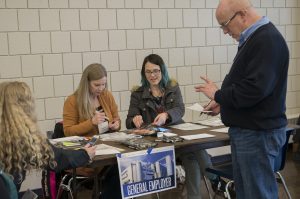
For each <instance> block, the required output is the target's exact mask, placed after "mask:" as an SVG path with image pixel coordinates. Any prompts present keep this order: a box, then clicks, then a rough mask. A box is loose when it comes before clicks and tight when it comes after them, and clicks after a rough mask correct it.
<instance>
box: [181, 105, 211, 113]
mask: <svg viewBox="0 0 300 199" xmlns="http://www.w3.org/2000/svg"><path fill="white" fill-rule="evenodd" d="M186 108H188V109H191V110H193V111H199V112H203V113H210V112H212V111H204V110H203V109H204V108H203V106H202V105H201V104H199V103H195V104H193V105H192V106H189V107H186Z"/></svg>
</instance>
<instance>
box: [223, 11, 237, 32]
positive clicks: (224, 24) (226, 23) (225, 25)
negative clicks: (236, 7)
mask: <svg viewBox="0 0 300 199" xmlns="http://www.w3.org/2000/svg"><path fill="white" fill-rule="evenodd" d="M240 13H241V11H237V12H236V13H234V15H233V16H232V17H230V18H229V19H228V20H227V21H226V22H225V23H222V24H221V26H220V28H221V29H223V30H224V29H225V28H227V26H228V24H229V23H230V22H231V21H232V20H233V19H234V18H235V17H236V16H237V15H238V14H240Z"/></svg>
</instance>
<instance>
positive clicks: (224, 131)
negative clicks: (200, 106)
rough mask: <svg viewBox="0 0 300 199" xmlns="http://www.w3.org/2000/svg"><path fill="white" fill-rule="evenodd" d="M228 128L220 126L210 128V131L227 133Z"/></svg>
mask: <svg viewBox="0 0 300 199" xmlns="http://www.w3.org/2000/svg"><path fill="white" fill-rule="evenodd" d="M228 129H229V127H226V128H220V129H214V130H211V131H214V132H219V133H228Z"/></svg>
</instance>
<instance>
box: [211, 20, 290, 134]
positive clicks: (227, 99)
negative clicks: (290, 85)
mask: <svg viewBox="0 0 300 199" xmlns="http://www.w3.org/2000/svg"><path fill="white" fill-rule="evenodd" d="M288 66H289V51H288V47H287V45H286V42H285V40H284V38H283V37H282V35H281V34H280V32H279V31H278V30H277V29H276V28H275V26H274V25H273V24H272V23H268V24H266V25H263V26H261V27H260V28H258V29H257V30H256V31H255V32H254V33H253V34H252V35H251V36H250V37H249V38H248V41H246V42H245V43H244V44H243V45H242V46H241V47H239V49H238V53H237V55H236V58H235V60H234V62H233V64H232V67H231V69H230V71H229V73H228V75H227V76H226V77H225V79H224V81H223V84H222V87H221V89H220V90H218V91H217V92H216V94H215V101H216V102H217V103H219V104H220V105H221V117H222V121H223V123H224V124H225V125H226V126H230V127H240V128H244V129H252V130H267V129H277V128H281V127H284V126H285V125H286V124H287V119H286V115H285V110H286V107H285V98H286V90H287V73H288Z"/></svg>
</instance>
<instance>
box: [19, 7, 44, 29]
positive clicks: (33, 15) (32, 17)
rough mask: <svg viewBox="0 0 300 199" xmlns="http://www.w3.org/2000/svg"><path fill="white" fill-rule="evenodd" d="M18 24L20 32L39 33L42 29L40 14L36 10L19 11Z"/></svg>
mask: <svg viewBox="0 0 300 199" xmlns="http://www.w3.org/2000/svg"><path fill="white" fill-rule="evenodd" d="M18 22H19V30H20V31H37V30H39V29H40V24H39V14H38V10H36V9H26V10H25V9H20V10H18Z"/></svg>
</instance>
